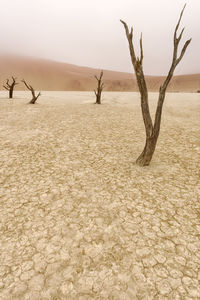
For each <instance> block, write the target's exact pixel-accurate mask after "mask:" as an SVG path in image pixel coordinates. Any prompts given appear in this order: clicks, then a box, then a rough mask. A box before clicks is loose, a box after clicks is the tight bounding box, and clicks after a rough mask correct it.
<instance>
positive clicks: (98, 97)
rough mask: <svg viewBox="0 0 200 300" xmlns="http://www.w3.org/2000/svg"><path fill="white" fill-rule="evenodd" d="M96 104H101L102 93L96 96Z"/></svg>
mask: <svg viewBox="0 0 200 300" xmlns="http://www.w3.org/2000/svg"><path fill="white" fill-rule="evenodd" d="M96 104H101V92H99V93H98V94H97V95H96Z"/></svg>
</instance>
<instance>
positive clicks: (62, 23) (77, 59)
mask: <svg viewBox="0 0 200 300" xmlns="http://www.w3.org/2000/svg"><path fill="white" fill-rule="evenodd" d="M185 2H186V1H185V0H176V1H174V0H149V1H148V0H140V1H136V0H101V1H97V0H73V1H69V0H34V1H32V0H12V1H11V0H10V1H8V0H0V4H1V10H0V37H1V42H0V54H3V55H4V54H16V55H24V56H33V57H41V58H46V59H51V60H56V61H62V62H67V63H72V64H76V65H82V66H89V67H94V68H102V69H111V70H116V71H124V72H132V66H131V62H130V57H129V51H128V44H127V40H126V37H125V32H124V28H123V26H122V24H121V23H120V22H119V20H120V19H123V20H124V21H126V22H127V24H128V25H130V26H133V30H134V43H135V48H136V50H138V44H139V36H140V33H141V32H142V33H143V48H144V70H145V73H146V74H150V75H164V74H166V72H167V71H168V69H169V65H170V62H171V58H172V50H173V32H174V28H175V26H176V23H177V20H178V18H179V14H180V11H181V9H182V8H183V6H184V4H185ZM199 15H200V1H199V0H190V1H187V6H186V9H185V12H184V15H183V19H182V23H181V25H180V29H181V28H182V27H185V32H184V35H183V39H182V40H183V41H186V39H189V38H190V37H192V42H191V44H190V45H189V47H188V49H187V52H186V54H185V57H184V59H183V60H182V61H181V63H180V65H179V66H178V68H177V71H176V74H188V73H200V64H199V53H200V27H199Z"/></svg>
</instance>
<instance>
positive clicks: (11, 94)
mask: <svg viewBox="0 0 200 300" xmlns="http://www.w3.org/2000/svg"><path fill="white" fill-rule="evenodd" d="M13 89H14V88H10V90H9V98H10V99H12V97H13Z"/></svg>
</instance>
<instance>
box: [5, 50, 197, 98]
mask: <svg viewBox="0 0 200 300" xmlns="http://www.w3.org/2000/svg"><path fill="white" fill-rule="evenodd" d="M99 72H100V70H98V69H93V68H88V67H80V66H76V65H72V64H67V63H60V62H56V61H51V60H45V59H36V58H29V57H14V56H12V57H11V56H1V57H0V89H3V84H4V83H5V81H6V79H7V78H10V77H11V76H16V77H17V78H18V82H19V80H21V79H23V78H24V79H26V81H27V82H28V83H30V84H31V85H33V86H34V88H35V89H36V90H46V91H51V90H52V91H53V90H54V91H56V90H57V91H90V90H93V89H94V88H95V87H96V81H95V79H94V75H95V74H96V75H98V74H99ZM103 79H104V82H105V90H107V91H137V90H138V88H137V83H136V79H135V76H134V74H133V73H132V74H131V73H123V72H115V71H109V70H104V76H103ZM146 79H147V85H148V88H149V90H150V91H158V89H159V87H160V85H161V84H162V82H163V80H164V77H162V76H146ZM16 89H17V90H25V87H24V85H23V84H22V83H20V84H19V85H17V86H16ZM197 90H200V74H189V75H181V76H174V78H173V80H172V82H171V84H170V85H169V88H168V91H172V92H196V91H197Z"/></svg>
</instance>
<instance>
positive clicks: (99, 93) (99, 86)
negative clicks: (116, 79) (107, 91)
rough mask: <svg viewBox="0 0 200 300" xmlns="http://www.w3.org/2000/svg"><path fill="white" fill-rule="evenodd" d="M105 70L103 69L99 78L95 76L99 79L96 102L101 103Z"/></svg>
mask: <svg viewBox="0 0 200 300" xmlns="http://www.w3.org/2000/svg"><path fill="white" fill-rule="evenodd" d="M102 77H103V71H101V73H100V76H99V78H98V77H97V76H96V75H95V76H94V78H95V79H96V80H97V89H96V90H94V93H95V95H96V102H95V104H101V93H102V90H103V88H104V83H103V82H102Z"/></svg>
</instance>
